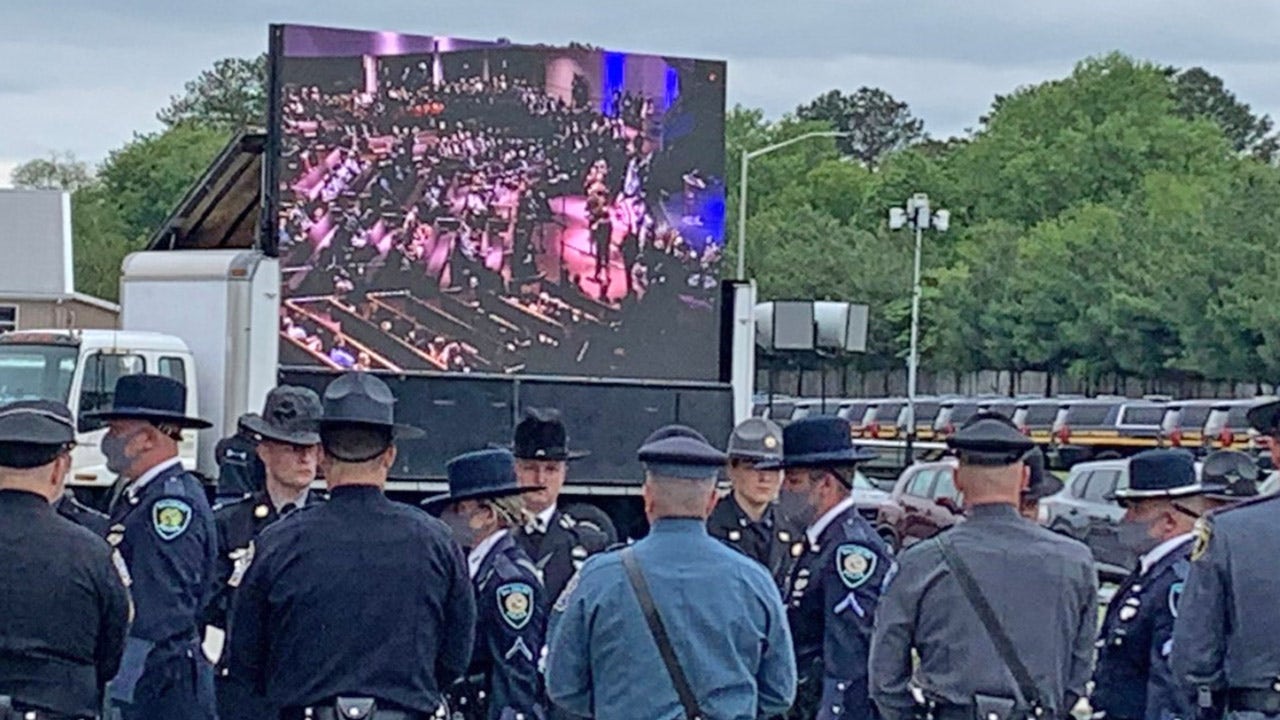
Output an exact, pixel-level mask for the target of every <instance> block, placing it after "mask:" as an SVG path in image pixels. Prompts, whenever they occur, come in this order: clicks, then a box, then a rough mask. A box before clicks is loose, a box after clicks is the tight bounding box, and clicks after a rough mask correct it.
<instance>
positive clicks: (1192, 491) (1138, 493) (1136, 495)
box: [1111, 483, 1216, 500]
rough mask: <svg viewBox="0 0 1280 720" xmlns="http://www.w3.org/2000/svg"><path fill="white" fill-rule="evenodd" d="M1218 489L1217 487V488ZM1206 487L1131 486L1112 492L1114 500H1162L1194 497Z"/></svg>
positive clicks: (1200, 485)
mask: <svg viewBox="0 0 1280 720" xmlns="http://www.w3.org/2000/svg"><path fill="white" fill-rule="evenodd" d="M1215 489H1216V488H1215ZM1206 490H1208V488H1206V487H1205V486H1204V485H1202V484H1200V483H1196V484H1195V485H1183V486H1182V487H1176V488H1166V489H1162V490H1133V489H1131V488H1122V489H1120V490H1116V491H1115V492H1114V493H1111V498H1112V499H1113V500H1160V499H1174V498H1184V497H1192V496H1193V495H1204V494H1205V492H1206Z"/></svg>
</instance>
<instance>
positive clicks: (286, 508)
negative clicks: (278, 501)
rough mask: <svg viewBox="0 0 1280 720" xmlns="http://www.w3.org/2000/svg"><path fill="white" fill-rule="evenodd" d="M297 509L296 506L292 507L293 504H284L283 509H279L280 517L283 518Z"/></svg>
mask: <svg viewBox="0 0 1280 720" xmlns="http://www.w3.org/2000/svg"><path fill="white" fill-rule="evenodd" d="M297 509H298V506H297V505H294V504H293V503H285V504H284V507H282V508H280V517H284V516H285V515H288V514H289V513H291V512H293V511H294V510H297Z"/></svg>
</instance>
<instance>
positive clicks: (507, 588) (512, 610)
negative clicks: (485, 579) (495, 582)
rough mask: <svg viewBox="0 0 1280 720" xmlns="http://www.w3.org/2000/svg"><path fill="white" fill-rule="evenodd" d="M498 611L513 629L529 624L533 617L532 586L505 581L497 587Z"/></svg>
mask: <svg viewBox="0 0 1280 720" xmlns="http://www.w3.org/2000/svg"><path fill="white" fill-rule="evenodd" d="M498 611H499V612H501V613H502V619H503V620H505V621H506V623H507V624H508V625H510V626H511V627H512V629H514V630H519V629H521V628H523V627H524V626H525V625H528V624H529V618H531V617H533V588H531V587H529V586H528V585H527V584H525V583H507V584H506V585H503V586H501V587H499V588H498Z"/></svg>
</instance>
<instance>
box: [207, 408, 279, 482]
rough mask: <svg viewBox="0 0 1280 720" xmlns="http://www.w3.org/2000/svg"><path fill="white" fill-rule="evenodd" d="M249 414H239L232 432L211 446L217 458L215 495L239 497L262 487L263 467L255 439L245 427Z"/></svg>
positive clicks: (263, 478) (264, 480) (264, 479)
mask: <svg viewBox="0 0 1280 720" xmlns="http://www.w3.org/2000/svg"><path fill="white" fill-rule="evenodd" d="M252 417H253V414H252V413H246V414H244V415H241V416H240V419H239V420H238V421H236V434H235V435H232V436H230V437H225V438H222V439H221V440H219V441H218V444H217V445H216V446H215V447H214V449H213V456H214V457H215V458H217V459H218V497H243V496H244V495H246V494H249V493H256V492H260V491H261V490H262V486H263V483H265V482H266V477H267V469H266V467H264V466H263V463H262V458H261V457H259V456H258V453H257V452H256V451H255V450H256V448H257V444H258V440H257V438H256V437H255V436H254V432H253V431H252V430H250V429H249V428H248V427H246V426H245V420H247V419H250V418H252Z"/></svg>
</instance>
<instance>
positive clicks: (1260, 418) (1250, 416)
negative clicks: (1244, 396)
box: [1245, 399, 1280, 435]
mask: <svg viewBox="0 0 1280 720" xmlns="http://www.w3.org/2000/svg"><path fill="white" fill-rule="evenodd" d="M1245 419H1246V420H1248V421H1249V425H1250V426H1251V427H1252V428H1253V429H1254V430H1257V431H1258V432H1260V433H1262V434H1263V435H1275V434H1276V433H1280V399H1272V400H1266V401H1264V402H1260V403H1258V404H1257V405H1254V406H1253V407H1251V408H1249V411H1248V412H1247V413H1245Z"/></svg>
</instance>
